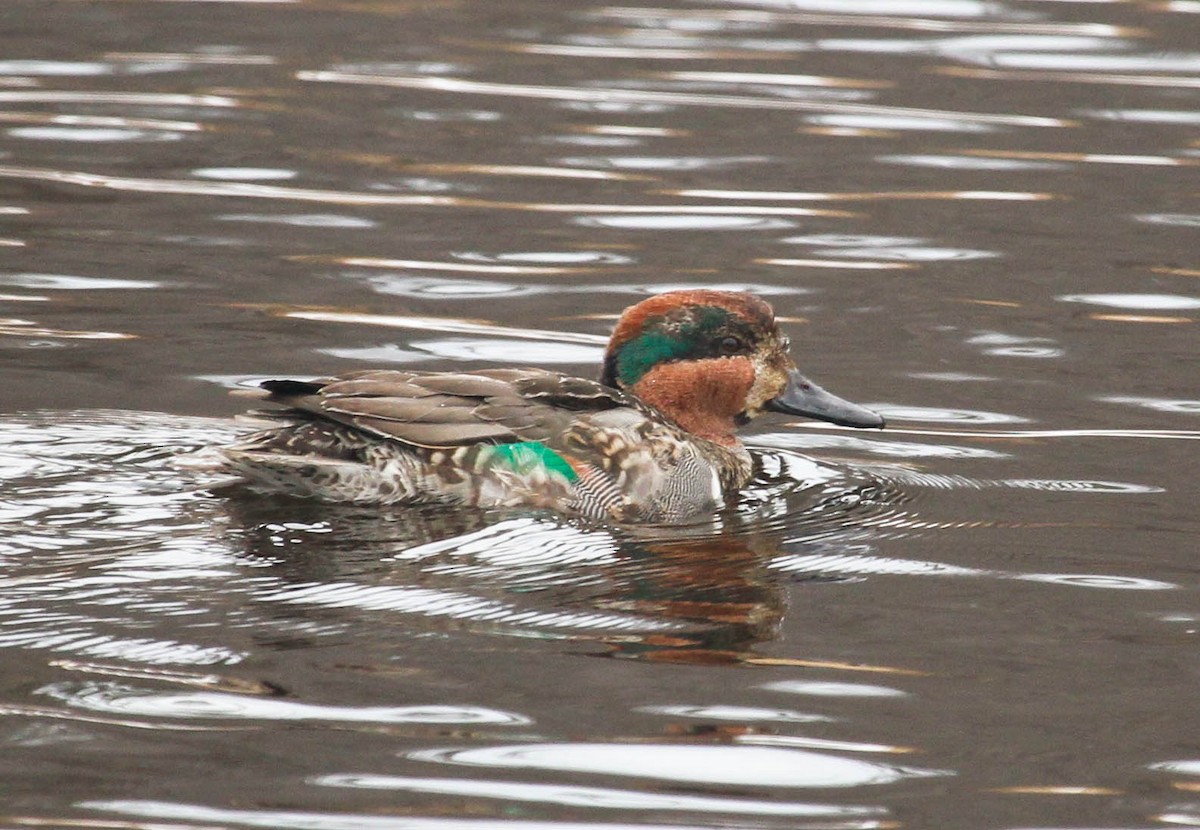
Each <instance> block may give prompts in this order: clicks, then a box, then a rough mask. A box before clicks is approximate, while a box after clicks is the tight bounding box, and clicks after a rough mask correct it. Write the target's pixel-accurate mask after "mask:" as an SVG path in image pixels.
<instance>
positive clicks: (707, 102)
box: [296, 71, 1071, 127]
mask: <svg viewBox="0 0 1200 830" xmlns="http://www.w3.org/2000/svg"><path fill="white" fill-rule="evenodd" d="M296 78H297V79H299V80H301V81H318V82H323V83H344V84H367V85H373V86H395V87H403V88H406V89H430V90H435V91H438V92H461V93H467V94H470V95H507V96H512V97H516V98H542V99H547V100H552V101H599V102H614V101H619V102H629V103H658V104H677V105H680V106H698V107H735V108H743V109H771V110H793V111H794V110H803V111H806V112H849V113H862V114H868V113H869V114H872V115H905V116H920V117H927V118H929V117H933V118H953V119H956V120H959V121H969V122H974V123H978V124H1004V125H1008V126H1017V127H1065V126H1069V124H1070V123H1071V122H1068V121H1064V120H1063V119H1061V118H1042V117H1037V116H1030V115H1002V114H998V113H968V112H959V111H957V110H932V109H922V108H914V107H887V106H878V105H874V104H850V103H844V102H834V101H819V102H818V101H795V100H780V99H778V98H756V97H752V96H746V95H703V94H695V93H688V92H659V91H655V90H634V89H614V88H611V87H604V88H589V87H560V86H537V85H532V84H501V83H490V82H487V81H468V80H464V79H461V78H444V77H442V78H438V77H429V76H422V75H359V74H354V73H349V72H329V71H302V72H297V73H296Z"/></svg>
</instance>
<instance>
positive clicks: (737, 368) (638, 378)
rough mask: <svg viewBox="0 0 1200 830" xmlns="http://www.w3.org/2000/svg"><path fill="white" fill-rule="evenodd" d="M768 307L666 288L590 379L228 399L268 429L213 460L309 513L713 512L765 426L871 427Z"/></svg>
mask: <svg viewBox="0 0 1200 830" xmlns="http://www.w3.org/2000/svg"><path fill="white" fill-rule="evenodd" d="M789 346H790V342H789V339H788V338H787V337H786V336H785V335H784V334H783V333H782V332H781V331H780V329H779V326H778V324H777V322H776V320H775V315H774V312H773V310H772V308H771V306H770V305H769V304H768V303H767V302H766V301H764V300H762V299H761V298H759V297H757V296H755V295H752V294H748V293H742V292H735V291H718V290H712V289H691V290H680V291H671V292H667V293H663V294H658V295H654V296H651V297H649V298H647V299H644V300H642V301H641V302H638V303H637V304H635V305H633V306H631V307H629V308H628V309H626V310H625V311H624V312H623V313H622V314H621V315H620V317H619V319H618V320H617V323H616V326H615V328H614V329H613V332H612V335H611V338H610V339H609V342H608V346H607V348H606V349H605V352H604V360H603V364H602V366H601V370H600V376H599V379H598V380H590V379H586V378H581V377H573V376H571V375H567V374H562V373H559V372H554V371H549V370H546V369H537V368H502V369H481V370H476V371H462V372H425V371H409V370H396V369H364V370H358V371H351V372H347V373H344V374H338V375H334V376H331V377H324V378H318V379H315V380H290V379H283V380H266V381H263V382H261V383H259V384H258V387H257V388H256V389H253V390H242V394H249V395H250V396H251V397H254V398H256V399H258V400H260V401H263V402H266V403H268V404H272V405H273V406H272V408H269V409H265V410H256V411H254V412H253V413H252V415H253V416H255V417H256V418H258V419H262V418H265V419H267V420H268V421H269V422H270V426H268V427H267V428H266V429H261V430H260V431H258V432H255V433H253V434H251V435H248V436H246V437H244V438H242V439H240V440H237V441H236V442H235V443H232V444H228V445H225V446H221V447H216V448H213V450H214V451H215V454H216V457H217V464H216V466H217V467H219V468H220V469H222V470H223V471H224V472H226V473H231V474H233V476H234V478H235V480H236V481H238V482H239V483H240V484H242V485H245V486H246V487H248V488H249V489H250V490H253V491H257V492H260V493H261V492H267V493H279V494H287V495H290V496H299V497H302V498H309V499H318V500H322V501H327V502H352V503H359V504H376V505H420V504H447V505H460V506H469V507H476V508H534V509H543V508H545V509H549V510H551V511H553V512H556V513H559V514H564V515H566V516H574V517H580V518H582V519H586V520H592V521H600V522H616V523H620V524H679V523H685V522H689V521H694V520H698V519H701V518H703V517H704V516H706V515H711V514H714V513H715V512H717V511H719V510H721V509H722V508H723V507H724V506H725V505H727V504H729V503H731V500H733V499H735V498H736V495H737V493H738V492H739V491H740V490H742V489H743V488H744V487H745V486H746V485H747V483H748V482H749V481H750V479H751V476H752V473H753V462H752V458H751V455H750V453H749V451H748V450H747V449H746V447H745V446H744V445H743V444H742V442H741V441H740V440H739V438H738V436H737V434H736V433H737V430H738V429H739V428H740V427H742V426H744V425H745V424H747V423H749V422H750V421H751V420H753V419H754V418H756V417H757V416H759V415H761V414H763V413H765V412H777V413H783V414H786V415H792V416H800V417H807V418H813V419H818V420H822V421H828V422H831V423H834V424H839V425H842V426H849V427H857V428H883V427H884V419H883V417H882V416H880V415H879V414H878V413H876V412H874V411H872V410H870V409H868V408H866V407H863V406H860V405H858V404H854V403H851V402H849V401H847V400H844V399H842V398H839V397H837V396H836V395H833V394H832V393H830V392H827V391H825V390H824V389H822V388H821V387H820V386H818V385H817V384H815V383H813V382H812V381H810V380H808V379H807V378H806V377H805V376H804V375H802V374H801V373H800V371H799V369H798V368H797V367H796V364H795V362H794V361H793V360H792V358H791V357H790V356H789V353H788V349H789Z"/></svg>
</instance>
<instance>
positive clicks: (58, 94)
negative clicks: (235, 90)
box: [0, 90, 241, 108]
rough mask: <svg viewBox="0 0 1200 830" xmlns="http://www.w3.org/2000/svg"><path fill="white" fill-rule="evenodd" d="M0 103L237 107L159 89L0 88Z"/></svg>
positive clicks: (230, 101) (220, 98)
mask: <svg viewBox="0 0 1200 830" xmlns="http://www.w3.org/2000/svg"><path fill="white" fill-rule="evenodd" d="M0 103H3V104H133V105H136V106H160V107H220V108H230V107H238V106H241V103H240V102H239V101H238V100H237V99H236V98H230V97H228V96H225V95H178V94H173V93H163V92H64V91H60V90H36V91H24V90H22V91H13V90H0Z"/></svg>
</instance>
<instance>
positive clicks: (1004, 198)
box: [664, 190, 1058, 202]
mask: <svg viewBox="0 0 1200 830" xmlns="http://www.w3.org/2000/svg"><path fill="white" fill-rule="evenodd" d="M664 193H667V194H669V195H671V196H697V197H700V198H705V199H772V200H776V201H780V202H838V201H883V200H887V199H962V200H968V201H993V202H1040V201H1046V200H1049V199H1056V198H1058V197H1057V196H1055V195H1054V194H1053V193H1036V192H1033V193H1030V192H1020V191H1006V190H941V191H938V190H898V191H894V192H890V193H889V192H887V191H878V192H866V193H803V192H797V191H787V190H667V191H664Z"/></svg>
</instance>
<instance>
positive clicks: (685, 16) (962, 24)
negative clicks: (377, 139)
mask: <svg viewBox="0 0 1200 830" xmlns="http://www.w3.org/2000/svg"><path fill="white" fill-rule="evenodd" d="M847 8H848V9H849V8H851V6H850V5H849V4H847ZM592 15H593V16H595V17H601V16H603V17H613V18H632V19H634V20H637V21H639V22H640V21H644V20H645V19H647V18H662V17H667V18H672V19H676V20H724V21H728V22H731V23H761V24H769V25H778V24H780V23H804V24H809V25H815V26H864V27H865V26H871V27H876V28H887V29H913V30H917V31H924V32H984V33H987V34H1000V33H1016V34H1036V35H1063V34H1085V35H1091V36H1093V37H1127V36H1131V35H1135V34H1137V33H1138V30H1136V29H1130V28H1127V27H1123V26H1113V25H1110V24H1107V23H1086V22H1085V23H1067V22H1053V23H1040V22H1039V23H1023V22H1010V21H1002V20H981V21H975V20H938V19H934V18H928V17H891V16H887V15H877V14H855V13H853V12H851V13H848V14H834V13H829V12H787V11H759V10H757V9H732V10H712V11H710V10H707V9H642V8H621V7H619V6H610V7H609V8H606V9H600V10H599V11H596V12H593V13H592Z"/></svg>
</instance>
